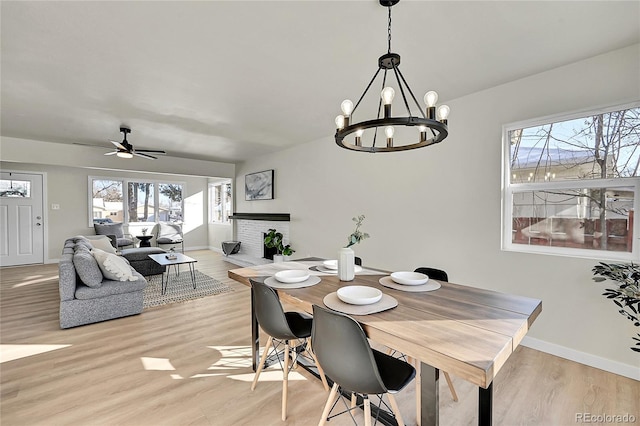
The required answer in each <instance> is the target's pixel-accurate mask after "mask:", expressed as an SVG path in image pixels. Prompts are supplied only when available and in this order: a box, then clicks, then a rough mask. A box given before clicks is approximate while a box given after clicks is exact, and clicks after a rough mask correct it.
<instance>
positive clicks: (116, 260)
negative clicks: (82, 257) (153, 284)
mask: <svg viewBox="0 0 640 426" xmlns="http://www.w3.org/2000/svg"><path fill="white" fill-rule="evenodd" d="M91 253H93V256H94V257H95V258H96V260H97V261H98V266H99V267H100V269H101V270H102V275H104V277H105V278H107V279H109V280H114V281H136V280H137V279H138V277H137V276H136V275H135V273H134V270H133V268H132V267H131V265H129V262H127V260H126V259H125V258H123V257H120V256H117V255H115V254H112V253H107V252H106V251H104V250H100V249H96V248H94V249H93V250H91Z"/></svg>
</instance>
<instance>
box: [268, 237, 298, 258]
mask: <svg viewBox="0 0 640 426" xmlns="http://www.w3.org/2000/svg"><path fill="white" fill-rule="evenodd" d="M264 245H265V246H266V247H267V248H275V249H276V254H275V255H273V262H274V263H276V262H282V261H284V257H285V256H291V255H292V254H293V253H295V250H294V249H292V248H291V245H290V244H287V245H284V243H283V237H282V233H280V232H277V231H276V230H275V229H269V231H267V233H266V235H265V237H264Z"/></svg>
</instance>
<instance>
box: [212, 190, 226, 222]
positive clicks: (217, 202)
mask: <svg viewBox="0 0 640 426" xmlns="http://www.w3.org/2000/svg"><path fill="white" fill-rule="evenodd" d="M223 206H224V205H223V203H222V187H221V186H220V185H216V186H214V187H213V221H214V222H222V214H223V212H222V208H223Z"/></svg>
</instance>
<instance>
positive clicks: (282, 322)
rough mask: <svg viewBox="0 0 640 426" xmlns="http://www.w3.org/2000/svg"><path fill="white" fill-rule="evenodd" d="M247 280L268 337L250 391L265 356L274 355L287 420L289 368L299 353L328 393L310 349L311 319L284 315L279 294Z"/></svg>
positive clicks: (260, 320)
mask: <svg viewBox="0 0 640 426" xmlns="http://www.w3.org/2000/svg"><path fill="white" fill-rule="evenodd" d="M250 281H251V288H252V289H253V302H254V308H255V314H256V318H257V319H258V324H260V327H261V328H262V330H263V331H264V332H265V333H266V334H267V335H268V336H269V338H268V339H267V343H266V345H265V347H264V352H263V354H262V357H261V358H260V363H259V364H258V368H257V370H256V375H255V377H254V379H253V383H252V384H251V390H252V391H253V390H254V389H255V388H256V385H257V384H258V378H259V377H260V373H261V372H262V370H263V369H264V364H265V362H266V360H267V355H268V354H269V352H272V353H274V354H275V356H276V357H277V358H278V362H280V366H281V367H282V420H283V421H284V420H286V419H287V393H288V380H289V370H290V368H291V367H292V366H295V364H296V362H297V359H298V356H299V355H300V353H302V352H307V354H308V355H309V357H310V358H311V359H313V360H314V362H315V364H316V367H317V368H318V375H319V376H320V379H321V380H322V384H323V386H324V388H325V390H326V391H328V390H329V384H328V383H327V379H326V378H325V375H324V372H323V370H322V367H320V364H318V362H317V359H316V357H315V355H314V353H313V350H312V346H311V344H312V343H311V342H312V340H311V338H310V337H311V328H312V323H313V319H312V318H310V317H309V316H308V315H303V314H301V313H299V312H285V311H284V310H283V309H282V304H281V303H280V298H279V297H278V293H277V292H276V291H275V290H274V289H273V288H271V287H269V286H268V285H266V284H264V283H262V282H260V281H255V280H250ZM292 342H293V343H294V346H293V347H291V343H292ZM282 346H284V349H283V350H281V349H280V348H281V347H282ZM270 347H272V350H271V351H270V350H269V348H270ZM299 349H300V350H299ZM291 356H293V364H290V363H289V361H290V357H291Z"/></svg>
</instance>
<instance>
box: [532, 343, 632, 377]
mask: <svg viewBox="0 0 640 426" xmlns="http://www.w3.org/2000/svg"><path fill="white" fill-rule="evenodd" d="M520 344H521V345H522V346H526V347H528V348H532V349H536V350H539V351H541V352H545V353H548V354H551V355H555V356H559V357H560V358H564V359H568V360H570V361H575V362H579V363H580V364H584V365H588V366H590V367H594V368H599V369H600V370H604V371H608V372H610V373H614V374H619V375H620V376H624V377H628V378H630V379H634V380H639V381H640V368H638V366H637V365H629V364H623V363H621V362H618V361H612V360H610V359H607V358H602V357H599V356H596V355H591V354H588V353H586V352H580V351H577V350H575V349H571V348H567V347H565V346H560V345H556V344H555V343H549V342H545V341H544V340H538V339H534V338H533V337H528V336H525V337H524V339H522V342H521V343H520Z"/></svg>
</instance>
